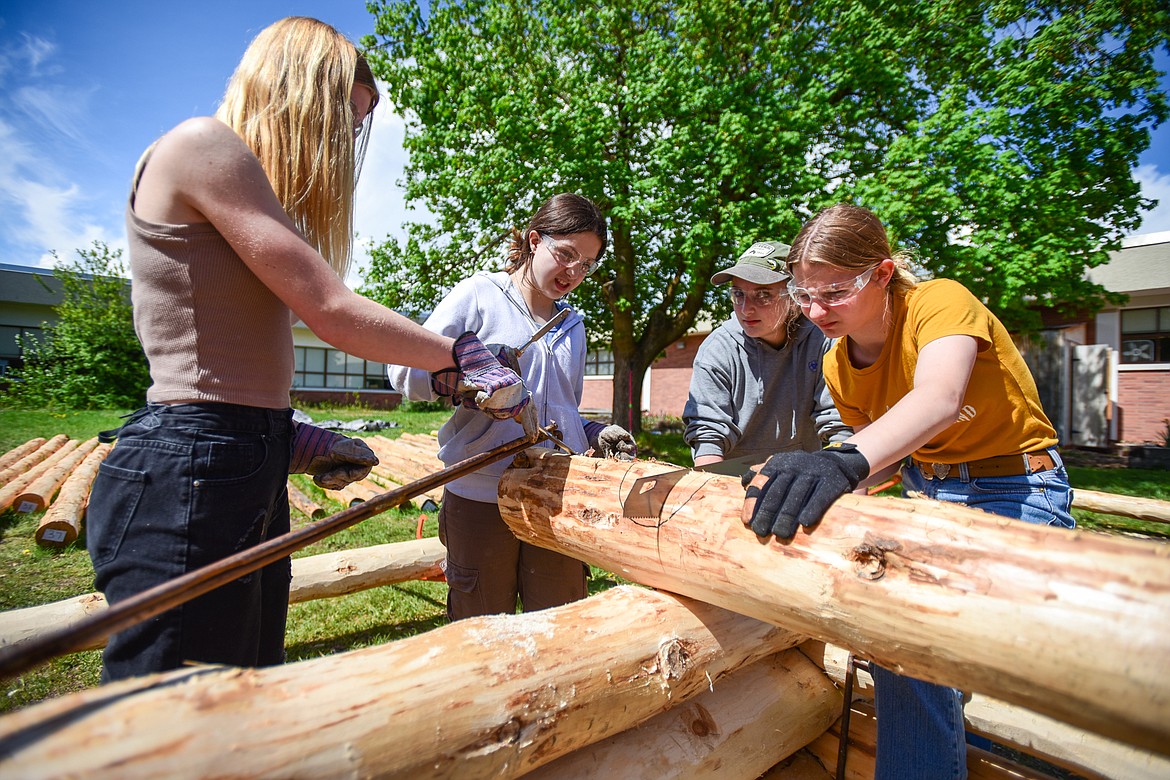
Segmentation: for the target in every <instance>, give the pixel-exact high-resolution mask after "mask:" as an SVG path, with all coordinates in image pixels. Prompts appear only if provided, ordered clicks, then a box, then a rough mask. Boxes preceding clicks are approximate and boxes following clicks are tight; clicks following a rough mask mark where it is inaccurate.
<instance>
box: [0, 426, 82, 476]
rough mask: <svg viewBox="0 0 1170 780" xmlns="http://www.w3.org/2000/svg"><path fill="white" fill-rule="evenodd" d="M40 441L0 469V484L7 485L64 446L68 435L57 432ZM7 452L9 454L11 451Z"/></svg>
mask: <svg viewBox="0 0 1170 780" xmlns="http://www.w3.org/2000/svg"><path fill="white" fill-rule="evenodd" d="M32 441H37V439H33V440H32ZM40 441H41V442H42V443H41V444H40V445H38V446H37V447H36V448H34V449H32V450H31V451H29V452H27V453H26V454H25V455H23V456H22V457H20V458H19V459H17V460H15V461H14V462H13V463H12V464H11V465H9V466H7V467H6V468H5V469H4V470H3V471H0V485H3V486H4V487H8V485H9V483H11V482H12V480H14V479H16V478H17V477H19V476H21V475H24V474H27V473H28V472H29V470H31V469H33V468H35V467H36V466H37V464H39V463H41V462H42V461H44V460H45V459H46V458H48V457H49V456H50V455H52V454H53V453H54V452H56V451H57V450H59V449H61V448H62V447H64V446H65V443H66V442H67V441H69V437H68V436H66V435H65V434H63V433H59V434H57V435H56V436H54V437H53V438H51V439H49V440H48V441H44V440H43V439H42V440H40ZM24 447H27V443H26V444H25V445H24ZM17 449H18V450H20V449H23V447H18V448H17ZM9 454H11V451H10V452H9ZM6 457H7V456H6Z"/></svg>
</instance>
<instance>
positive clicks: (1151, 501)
mask: <svg viewBox="0 0 1170 780" xmlns="http://www.w3.org/2000/svg"><path fill="white" fill-rule="evenodd" d="M1072 505H1073V506H1074V507H1076V508H1077V509H1087V510H1089V511H1090V512H1100V513H1102V514H1106V515H1121V516H1122V517H1136V518H1137V519H1138V520H1149V521H1151V522H1155V523H1170V501H1159V500H1158V499H1156V498H1141V497H1139V496H1123V495H1119V494H1117V493H1099V492H1097V491H1096V490H1082V489H1081V488H1077V489H1076V490H1074V491H1073V504H1072Z"/></svg>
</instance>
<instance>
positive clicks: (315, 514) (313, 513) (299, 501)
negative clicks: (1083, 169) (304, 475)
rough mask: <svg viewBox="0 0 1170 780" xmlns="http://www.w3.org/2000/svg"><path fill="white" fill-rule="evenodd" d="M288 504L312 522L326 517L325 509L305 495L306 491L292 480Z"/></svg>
mask: <svg viewBox="0 0 1170 780" xmlns="http://www.w3.org/2000/svg"><path fill="white" fill-rule="evenodd" d="M288 503H289V505H290V506H291V507H293V508H294V509H296V510H297V511H298V512H300V513H301V514H302V515H304V516H305V517H307V518H309V519H310V520H320V519H321V518H322V517H324V516H325V509H324V508H323V507H322V506H321V505H320V504H318V503H317V502H316V501H314V500H313V499H311V498H309V497H308V496H307V495H305V493H304V491H302V490H301V489H300V488H299V487H297V486H296V485H294V484H293V483H292V481H291V480H290V481H289V483H288Z"/></svg>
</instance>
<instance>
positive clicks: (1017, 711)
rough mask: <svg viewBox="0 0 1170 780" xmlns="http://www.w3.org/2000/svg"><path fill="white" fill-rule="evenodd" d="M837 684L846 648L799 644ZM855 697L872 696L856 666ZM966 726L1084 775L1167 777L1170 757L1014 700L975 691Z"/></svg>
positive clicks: (1133, 779)
mask: <svg viewBox="0 0 1170 780" xmlns="http://www.w3.org/2000/svg"><path fill="white" fill-rule="evenodd" d="M800 650H801V652H803V653H804V654H805V655H807V656H808V657H809V658H811V659H812V660H813V662H814V663H816V664H817V665H818V666H820V667H821V668H822V669H824V670H825V672H826V673H827V674H828V675H829V677H830V678H831V679H832V680H833V682H835V683H836V684H837V685H840V686H842V687H844V685H845V673H846V664H847V663H848V657H849V651H848V650H845V649H844V648H841V647H837V646H836V645H827V644H824V643H823V642H816V641H811V642H806V643H805V644H803V645H801V647H800ZM853 694H854V698H855V699H863V700H869V701H871V702H872V701H873V679H872V678H871V677H870V675H869V673H868V672H866V671H864V670H862V669H856V670H855V676H854V685H853ZM963 715H964V717H965V718H966V720H967V730H968V731H974V732H976V733H978V734H982V735H984V736H985V737H989V738H990V739H992V740H994V741H996V742H999V743H1002V744H1005V745H1010V746H1014V747H1016V748H1018V749H1020V750H1021V751H1023V752H1025V753H1028V754H1030V755H1033V756H1038V757H1039V758H1042V759H1044V760H1045V761H1048V762H1049V763H1051V764H1055V765H1057V766H1062V767H1064V768H1066V769H1071V770H1072V771H1073V772H1076V773H1077V774H1078V775H1080V776H1084V777H1087V778H1098V777H1100V778H1105V777H1124V778H1125V780H1166V778H1168V777H1170V758H1167V757H1165V756H1162V755H1158V754H1157V753H1150V752H1148V751H1145V750H1139V749H1138V748H1135V747H1133V746H1131V745H1127V744H1125V743H1122V742H1118V741H1116V740H1112V739H1108V738H1106V737H1102V736H1100V735H1098V734H1093V733H1092V732H1088V731H1084V730H1083V729H1078V728H1076V727H1075V726H1070V725H1068V724H1067V723H1062V722H1060V721H1058V720H1053V719H1052V718H1049V717H1046V716H1044V715H1040V714H1039V713H1036V712H1032V711H1031V710H1027V709H1024V708H1023V707H1017V706H1016V705H1014V704H1008V703H1007V702H1003V701H1000V700H998V699H993V698H991V697H990V696H984V695H983V694H981V693H976V694H973V695H972V696H971V699H970V701H968V702H967V703H966V705H965V706H964V707H963Z"/></svg>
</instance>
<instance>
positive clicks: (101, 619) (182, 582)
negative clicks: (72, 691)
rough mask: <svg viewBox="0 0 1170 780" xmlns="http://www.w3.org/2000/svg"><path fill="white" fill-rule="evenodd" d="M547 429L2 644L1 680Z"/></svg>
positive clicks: (498, 456)
mask: <svg viewBox="0 0 1170 780" xmlns="http://www.w3.org/2000/svg"><path fill="white" fill-rule="evenodd" d="M546 435H547V433H543V432H542V433H538V434H537V435H535V436H522V437H520V438H519V439H515V440H513V441H511V442H508V443H506V444H501V445H500V446H499V447H496V448H495V449H492V450H488V451H487V452H482V453H480V454H478V455H474V456H472V457H470V458H467V459H465V460H461V461H460V462H458V463H455V464H453V465H451V466H448V467H447V468H445V469H442V470H440V471H436V472H435V473H434V474H430V475H428V476H426V477H423V478H422V479H419V480H416V481H414V482H411V483H410V484H408V485H403V486H402V487H399V488H395V489H394V490H390V491H387V492H385V493H382V494H380V495H377V496H374V497H373V498H371V499H369V500H368V501H365V502H364V503H361V504H358V505H357V506H352V507H350V508H348V509H343V510H342V511H340V512H338V513H337V514H334V515H330V516H329V517H326V518H324V519H323V520H318V521H317V522H315V523H310V524H309V525H307V526H304V527H303V528H299V529H297V530H296V531H292V532H290V533H287V534H284V535H283V536H279V537H276V538H275V539H269V540H268V541H266V542H263V543H261V544H258V545H256V546H255V547H250V548H248V549H247V550H243V551H241V552H238V553H236V554H235V555H230V556H228V557H227V558H223V559H222V560H219V561H217V562H215V563H212V564H208V565H207V566H203V567H201V568H199V569H195V570H193V571H189V572H187V573H186V574H183V575H181V576H179V577H176V578H175V579H173V580H170V581H168V582H164V583H161V584H159V585H155V586H154V587H153V588H150V589H148V590H144V591H142V592H141V593H139V594H137V595H134V596H132V597H130V598H128V599H126V600H125V601H120V602H118V603H117V604H111V605H110V608H109V609H107V610H105V611H103V612H99V613H95V614H93V615H91V616H89V617H87V618H85V619H84V620H81V621H78V622H77V623H75V624H73V625H71V626H68V627H66V628H63V629H60V630H58V631H55V632H52V633H49V634H46V635H44V636H43V637H40V638H38V639H35V640H31V641H29V642H26V643H22V644H20V645H10V646H8V647H3V648H0V679H4V678H8V677H14V676H16V675H18V674H21V673H23V672H25V671H28V670H29V669H32V668H33V667H35V666H38V665H39V664H41V663H43V662H45V661H48V660H50V659H52V658H55V657H57V656H59V655H64V654H66V653H70V652H75V651H77V650H80V649H82V648H84V647H87V646H89V645H90V643H92V642H97V641H99V640H102V639H105V638H107V637H109V636H110V634H114V633H117V632H118V631H122V630H124V629H126V628H129V627H130V626H133V625H135V624H137V623H141V622H142V621H144V620H149V619H150V618H152V617H154V616H155V615H158V614H160V613H162V612H165V611H167V610H168V609H171V608H172V607H177V606H178V605H180V604H184V603H186V602H188V601H190V600H191V599H193V598H196V597H197V596H201V595H203V594H204V593H207V592H208V591H211V590H214V589H215V588H218V587H219V586H220V585H224V584H226V583H229V582H231V581H233V580H236V579H239V578H240V577H242V576H244V575H245V574H249V573H251V572H254V571H256V570H257V569H262V568H264V567H265V566H267V565H268V564H270V563H274V562H276V561H278V560H280V559H281V558H283V557H285V556H286V555H290V554H291V553H293V552H295V551H297V550H300V549H301V548H303V547H308V546H309V545H310V544H313V543H315V542H318V541H320V540H322V539H324V538H326V537H328V536H331V535H332V534H335V533H337V532H338V531H341V530H344V529H346V528H349V527H350V526H351V525H355V524H357V523H359V522H361V521H362V520H366V519H368V518H370V517H373V516H374V515H377V514H381V513H382V512H384V511H386V510H387V509H391V508H393V507H396V506H398V505H399V504H402V503H405V502H406V501H407V500H409V499H411V498H413V497H415V496H418V495H421V494H423V493H426V492H427V491H429V490H433V489H434V488H436V487H439V486H440V485H444V484H446V483H447V482H450V481H451V480H453V479H457V478H459V477H462V476H464V475H465V474H469V473H471V472H473V471H475V470H476V469H479V468H481V467H483V466H486V465H488V464H489V463H495V462H496V461H498V460H502V459H504V458H506V457H508V456H509V455H515V454H516V453H518V452H521V451H522V450H525V449H527V448H529V447H531V446H532V445H534V444H536V443H538V442H540V441H541V440H543V438H544V437H545V436H546Z"/></svg>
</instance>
